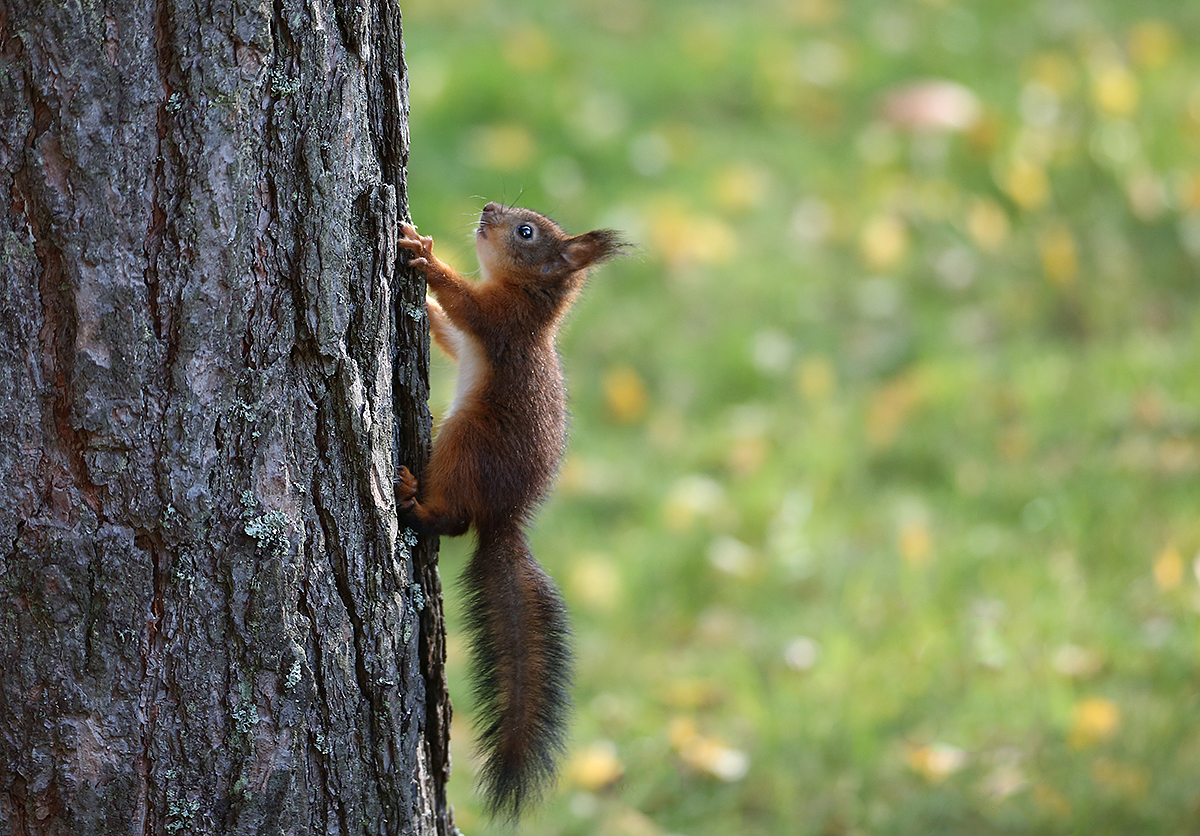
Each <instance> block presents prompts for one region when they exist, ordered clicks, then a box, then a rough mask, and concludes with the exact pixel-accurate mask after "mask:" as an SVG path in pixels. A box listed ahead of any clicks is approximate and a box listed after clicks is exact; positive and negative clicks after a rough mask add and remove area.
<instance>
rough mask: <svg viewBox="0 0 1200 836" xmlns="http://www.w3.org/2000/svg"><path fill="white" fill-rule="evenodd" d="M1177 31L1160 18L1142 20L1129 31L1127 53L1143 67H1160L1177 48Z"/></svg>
mask: <svg viewBox="0 0 1200 836" xmlns="http://www.w3.org/2000/svg"><path fill="white" fill-rule="evenodd" d="M1179 40H1180V37H1179V33H1178V32H1177V31H1175V30H1174V29H1172V28H1171V26H1170V25H1169V24H1167V23H1165V22H1164V21H1161V20H1143V21H1142V22H1141V23H1139V24H1138V25H1137V26H1135V27H1133V31H1132V32H1130V33H1129V55H1130V57H1131V58H1133V61H1134V63H1136V64H1140V65H1141V66H1143V67H1161V66H1162V65H1163V64H1165V63H1167V62H1168V61H1170V60H1171V58H1172V56H1174V55H1175V51H1176V50H1177V49H1178V48H1179Z"/></svg>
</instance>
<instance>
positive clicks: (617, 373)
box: [603, 366, 650, 424]
mask: <svg viewBox="0 0 1200 836" xmlns="http://www.w3.org/2000/svg"><path fill="white" fill-rule="evenodd" d="M603 386H604V401H605V403H606V405H607V406H608V411H609V414H611V415H612V416H613V418H615V419H616V420H617V421H618V422H620V423H622V424H632V423H633V422H635V421H638V420H640V419H641V417H642V416H643V415H644V414H645V413H646V405H647V404H648V403H649V401H650V396H649V394H648V393H647V391H646V384H645V383H643V382H642V378H641V376H640V375H638V373H637V372H636V371H634V370H633V369H632V368H630V367H629V366H617V367H616V368H614V369H610V370H609V371H608V372H607V373H605V375H604V382H603Z"/></svg>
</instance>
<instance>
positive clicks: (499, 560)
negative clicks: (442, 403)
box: [397, 203, 623, 817]
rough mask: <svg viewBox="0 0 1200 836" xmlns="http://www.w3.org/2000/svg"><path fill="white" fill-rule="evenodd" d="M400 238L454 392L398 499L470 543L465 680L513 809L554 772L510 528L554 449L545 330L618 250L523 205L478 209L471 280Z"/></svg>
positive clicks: (549, 683) (557, 427)
mask: <svg viewBox="0 0 1200 836" xmlns="http://www.w3.org/2000/svg"><path fill="white" fill-rule="evenodd" d="M403 231H404V235H405V237H404V238H403V239H402V240H401V241H400V242H399V243H400V246H401V247H403V248H405V249H408V250H411V251H412V252H413V254H414V258H412V260H411V261H410V264H412V265H415V266H419V267H424V268H425V278H426V282H427V283H428V285H429V289H430V291H432V293H433V294H434V296H435V297H436V301H433V300H431V301H430V304H429V320H430V328H431V331H432V333H433V336H434V339H435V340H436V341H437V342H438V344H439V345H441V346H442V347H443V348H444V349H445V350H446V352H447V353H448V354H450V356H452V357H454V358H455V359H456V360H458V362H459V376H460V381H459V391H458V396H457V398H456V401H455V404H454V406H453V407H452V408H451V411H450V413H449V414H448V416H447V417H446V419H445V420H444V422H443V424H442V426H441V428H440V430H439V432H438V434H437V438H436V440H435V441H434V446H433V454H432V456H431V458H430V461H429V465H428V468H427V469H426V471H425V473H424V475H423V477H422V480H421V482H420V485H419V486H418V483H417V480H416V479H415V478H413V476H412V474H411V473H409V472H408V469H407V468H401V471H400V473H399V474H398V479H397V499H398V502H399V505H400V508H401V510H402V511H406V512H408V513H409V514H410V515H411V516H412V518H414V520H415V521H416V523H417V524H418V525H419V526H420V527H421V528H422V529H424V530H426V531H430V532H436V533H439V534H447V535H458V534H463V533H465V532H466V530H467V529H468V528H469V527H473V528H474V529H475V531H476V534H477V536H478V540H479V545H478V547H477V549H476V553H475V557H474V558H473V559H472V562H471V565H470V566H469V567H468V570H467V574H466V576H465V578H464V583H465V584H466V585H467V587H468V594H469V596H470V605H471V609H472V612H471V620H472V627H473V630H474V632H475V635H476V641H475V657H476V663H477V665H479V671H478V673H477V684H478V691H479V694H480V699H481V702H482V704H483V705H482V709H481V710H482V713H483V715H484V722H485V724H488V725H487V727H486V728H485V729H484V731H483V733H482V738H483V745H484V747H485V750H487V757H488V760H487V763H486V765H485V769H484V771H485V777H484V783H485V790H486V792H487V793H488V798H489V805H490V807H491V809H492V810H493V811H506V812H507V813H508V814H509V815H510V816H512V817H515V816H516V815H517V814H519V812H520V807H521V804H522V801H523V800H524V799H525V797H526V795H528V794H530V793H533V794H536V793H537V791H538V790H539V789H540V786H541V784H542V783H544V782H545V781H547V780H549V778H551V777H552V776H553V773H554V758H555V756H556V755H557V754H558V750H559V749H560V748H561V745H562V737H563V732H564V729H563V725H564V724H565V714H566V703H567V697H566V686H567V683H568V681H569V678H570V659H569V649H568V647H567V645H566V630H567V628H566V621H565V613H564V611H563V608H562V604H561V602H560V600H559V598H558V592H557V590H556V589H555V588H554V585H553V583H552V582H551V581H550V579H549V577H548V576H546V574H545V572H543V571H542V568H541V567H540V566H539V565H538V564H537V561H536V560H534V558H533V555H532V554H531V553H530V552H529V549H528V546H527V545H526V542H525V537H524V533H523V529H524V526H525V525H526V524H527V523H528V520H529V515H530V513H531V511H532V510H533V508H534V507H535V506H536V505H537V503H538V502H539V501H540V500H541V499H542V498H543V497H544V496H545V494H546V492H547V490H548V489H549V487H550V484H551V481H552V480H553V478H554V474H555V471H556V470H557V468H558V465H559V462H560V460H561V458H562V454H563V449H564V446H565V444H566V390H565V387H564V381H563V375H562V368H561V366H560V364H559V360H558V354H557V351H556V349H555V337H556V335H557V332H558V326H559V324H560V322H561V321H562V319H563V317H564V315H565V314H566V312H567V310H568V309H569V307H570V305H571V303H572V302H573V301H574V300H575V298H576V296H578V294H579V291H580V289H581V288H582V287H583V283H584V281H585V279H586V276H587V270H588V268H589V267H590V266H592V265H593V264H596V263H599V262H601V261H603V260H605V259H607V258H609V257H610V256H612V255H614V254H616V253H617V252H619V251H620V248H621V247H622V246H623V245H622V244H621V242H620V241H619V240H618V238H617V236H616V234H615V233H613V232H611V231H609V230H597V231H593V232H588V233H585V234H583V235H579V236H574V237H571V236H568V235H567V234H566V233H565V232H563V230H562V229H561V228H560V227H559V226H558V225H557V224H555V223H554V222H553V221H551V220H550V219H548V218H546V217H543V216H542V215H539V214H537V213H536V212H531V211H529V210H527V209H517V208H512V207H505V206H500V205H498V204H495V203H489V204H488V205H487V206H486V207H484V210H483V214H482V215H481V216H480V222H479V230H478V232H477V235H476V251H477V252H478V254H479V260H480V264H481V266H482V272H483V279H482V280H481V281H478V282H468V281H466V280H465V279H463V278H462V277H461V276H459V275H458V273H456V272H455V271H454V270H453V269H452V268H451V267H450V266H449V265H447V264H446V263H445V262H443V261H441V260H440V259H439V258H437V256H435V255H434V254H433V239H432V238H428V237H421V236H419V235H418V234H417V232H416V230H415V229H414V228H413V227H411V226H409V225H405V226H404V228H403Z"/></svg>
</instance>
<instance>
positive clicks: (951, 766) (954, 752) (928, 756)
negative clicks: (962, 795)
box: [908, 743, 967, 784]
mask: <svg viewBox="0 0 1200 836" xmlns="http://www.w3.org/2000/svg"><path fill="white" fill-rule="evenodd" d="M908 765H909V766H910V767H911V768H912V770H913V771H914V772H917V773H919V774H920V775H922V776H923V777H924V778H925V780H927V781H929V782H930V783H931V784H938V783H941V782H942V781H944V780H946V779H947V778H948V777H950V776H951V775H953V774H954V773H955V772H958V771H959V770H960V769H962V768H963V767H964V766H966V765H967V753H966V752H964V751H963V750H962V749H959V748H958V747H957V746H951V745H950V744H948V743H930V744H929V745H927V746H913V747H911V748H910V749H909V750H908Z"/></svg>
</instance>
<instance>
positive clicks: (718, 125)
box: [402, 0, 1200, 836]
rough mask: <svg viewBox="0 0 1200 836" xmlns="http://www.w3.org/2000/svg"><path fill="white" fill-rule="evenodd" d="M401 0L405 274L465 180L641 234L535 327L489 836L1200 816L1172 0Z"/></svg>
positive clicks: (1191, 351) (1187, 240) (1191, 178)
mask: <svg viewBox="0 0 1200 836" xmlns="http://www.w3.org/2000/svg"><path fill="white" fill-rule="evenodd" d="M402 5H403V10H404V14H405V35H406V42H407V50H408V53H407V54H408V60H409V65H410V70H411V83H412V122H411V128H412V140H413V144H412V160H411V172H410V187H411V199H412V206H413V212H414V215H415V217H416V220H417V222H418V223H419V224H420V226H421V229H422V232H424V233H426V234H432V235H434V236H435V237H436V238H437V239H438V248H439V250H440V253H441V255H442V256H443V257H444V258H447V259H448V260H450V261H451V263H455V264H458V265H460V266H461V267H462V268H463V269H473V268H474V264H475V261H474V255H473V253H472V252H471V251H470V242H471V235H470V229H471V226H472V224H473V222H474V218H475V216H476V214H477V212H478V210H479V208H480V207H481V205H482V203H483V202H484V200H485V199H497V200H505V201H507V202H519V203H520V204H521V205H526V206H530V207H533V208H537V209H540V210H543V211H546V212H548V213H550V214H552V215H554V216H555V217H556V218H558V219H559V220H560V221H561V222H562V223H563V224H564V225H565V226H567V227H568V228H569V229H573V230H578V231H583V230H584V229H586V228H591V227H592V226H600V225H606V226H616V227H620V228H622V229H624V230H627V232H628V234H629V236H630V237H631V238H633V239H634V240H637V241H638V242H640V244H641V248H640V251H639V254H638V255H637V256H636V257H634V258H632V259H626V260H624V261H622V262H618V263H615V264H612V265H609V266H607V267H605V268H604V269H603V270H602V271H601V272H599V273H598V274H597V275H596V276H595V277H594V280H593V282H592V283H591V285H590V287H589V289H588V292H587V294H586V296H585V298H584V300H583V301H582V302H581V305H580V307H579V309H578V310H577V312H576V314H575V315H574V316H573V318H572V321H571V323H570V327H569V329H568V332H567V334H566V335H565V337H564V340H563V346H562V347H563V353H564V356H565V359H566V365H567V367H568V373H569V376H570V379H571V384H572V399H573V400H572V403H573V410H574V433H573V444H572V453H571V457H570V460H569V462H568V463H567V465H566V467H565V470H564V473H563V476H562V479H561V483H560V486H559V490H558V493H557V495H556V497H555V499H554V500H553V501H552V502H551V503H550V504H549V505H548V506H547V508H546V509H545V511H544V513H543V514H542V517H541V519H540V522H539V526H538V528H537V532H536V536H535V551H536V552H537V553H538V555H539V557H541V559H542V560H543V562H544V563H545V564H546V565H547V567H548V569H549V570H550V571H551V572H552V573H553V574H554V575H555V577H556V578H558V579H559V581H560V583H561V585H562V587H563V589H564V592H565V594H566V596H567V598H568V600H569V602H570V604H571V607H572V611H573V618H574V621H575V624H576V627H577V647H578V653H579V681H578V687H577V698H578V713H577V717H576V722H575V726H574V741H573V748H572V756H571V760H570V763H569V764H568V765H567V768H566V773H565V776H564V779H563V781H562V782H561V783H560V786H559V787H558V789H557V791H556V792H555V794H554V795H553V797H551V798H550V799H549V800H548V802H547V803H546V804H545V806H544V809H543V810H542V811H541V812H540V813H539V814H537V816H536V817H534V818H533V819H532V820H531V821H529V823H528V824H527V825H526V826H523V827H522V828H521V832H523V833H530V834H550V833H561V834H585V833H586V834H591V833H606V834H617V836H620V834H630V836H642V835H643V834H645V836H653V834H680V835H681V836H684V835H686V836H703V835H704V834H714V835H715V834H722V835H724V834H735V833H736V834H838V833H861V834H865V833H886V834H936V833H969V834H989V833H1048V834H1049V833H1054V834H1069V833H1090V834H1129V833H1142V834H1184V833H1194V832H1198V831H1200V785H1198V784H1197V782H1196V776H1197V775H1198V774H1200V674H1198V673H1197V660H1198V655H1200V584H1198V580H1197V573H1198V572H1200V562H1198V561H1197V555H1198V552H1200V514H1197V500H1198V499H1200V480H1198V476H1200V370H1198V369H1197V366H1198V362H1197V361H1198V360H1200V334H1198V333H1197V318H1198V313H1197V308H1198V305H1200V280H1198V276H1197V265H1198V261H1200V162H1198V161H1200V80H1198V79H1200V50H1197V48H1196V46H1195V45H1196V44H1197V43H1200V6H1194V4H1188V3H1179V2H1174V0H1173V2H1154V0H1148V1H1147V2H1141V3H1137V4H1133V3H1129V2H1124V3H1122V2H1117V1H1116V0H1099V1H1098V2H1083V0H1059V2H1052V0H1042V1H1041V2H1029V1H1028V0H1015V2H1013V1H1012V0H1008V1H1006V2H999V1H998V0H996V1H995V2H990V1H987V2H985V1H984V0H980V1H979V2H950V0H906V1H903V2H896V3H887V4H881V3H869V2H865V0H859V1H858V2H855V1H854V0H844V1H843V2H836V0H756V1H755V2H745V3H725V2H711V3H703V2H691V3H684V2H678V1H676V2H671V1H669V0H664V2H658V3H649V2H637V0H613V2H608V3H594V2H590V0H589V2H584V0H571V1H570V2H561V1H560V2H552V1H551V0H523V1H522V2H512V3H500V2H489V0H411V2H404V3H403V4H402ZM927 78H944V79H951V80H954V81H956V82H958V83H959V84H961V85H963V86H964V87H965V88H966V91H967V99H968V100H967V102H966V106H965V107H964V106H963V105H962V104H961V103H960V104H959V111H960V112H959V113H958V116H959V122H958V127H956V128H954V129H951V130H945V129H933V128H914V127H913V125H912V123H913V122H914V121H919V119H918V117H916V116H913V115H912V114H911V113H909V114H908V115H907V116H906V114H905V113H901V112H898V110H897V108H899V105H898V104H896V102H895V100H894V98H893V99H889V91H894V90H895V88H896V87H897V85H902V84H905V83H908V82H912V81H914V80H919V79H927ZM962 92H963V91H962V90H960V91H959V93H958V94H955V95H958V96H959V97H960V98H961V97H962ZM972 96H973V97H974V99H973V101H974V103H975V104H976V105H977V110H975V111H972V108H971V107H970V105H971V104H972V101H971V98H970V97H972ZM935 98H936V96H935ZM945 100H946V97H945V96H944V95H943V96H942V99H939V100H938V101H941V102H942V103H943V104H945V103H946V101H945ZM885 101H892V102H893V105H892V108H891V109H887V108H886V107H885V106H884V105H883V104H882V103H883V102H885ZM949 104H951V105H954V101H953V98H951V100H949ZM435 363H437V364H438V365H439V367H440V368H439V376H438V380H439V381H442V386H441V389H440V395H435V401H437V402H444V401H445V400H447V399H448V389H447V387H448V386H449V383H448V380H449V371H450V369H449V361H447V360H445V359H444V358H441V359H439V360H437V361H435ZM464 546H465V544H463V546H460V545H457V544H448V548H447V550H446V557H445V558H444V562H443V564H442V565H443V567H444V568H445V569H446V571H447V573H448V574H450V573H457V571H458V569H459V567H460V565H461V559H460V557H458V556H460V555H461V554H462V553H463V550H464ZM451 597H452V602H451V610H452V612H453V611H454V607H455V606H456V601H454V600H453V598H454V597H456V596H454V595H453V594H452V596H451ZM451 652H452V654H453V656H454V658H453V659H452V668H451V676H452V680H453V681H452V684H453V687H454V688H455V691H456V693H457V694H458V695H459V698H458V701H457V704H458V706H459V709H460V710H459V713H458V716H457V717H456V725H455V729H454V731H455V736H456V762H455V777H454V780H453V782H452V784H453V787H452V795H453V797H454V800H455V805H456V810H457V817H458V821H459V824H460V826H461V827H462V828H463V830H464V831H466V832H468V833H476V834H479V833H491V832H497V833H500V832H505V831H504V830H503V829H502V828H493V827H492V826H490V825H487V824H486V822H484V821H483V820H481V819H480V818H479V816H478V812H477V810H478V807H477V804H476V801H475V799H474V797H473V795H472V789H471V788H472V781H473V776H472V771H473V764H472V761H471V749H470V740H471V732H470V729H469V725H468V723H467V717H468V715H469V711H468V710H464V709H465V708H466V706H467V701H468V697H467V694H466V690H467V689H466V687H465V668H464V664H463V652H464V648H463V646H462V643H461V640H460V639H457V638H452V644H451Z"/></svg>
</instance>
